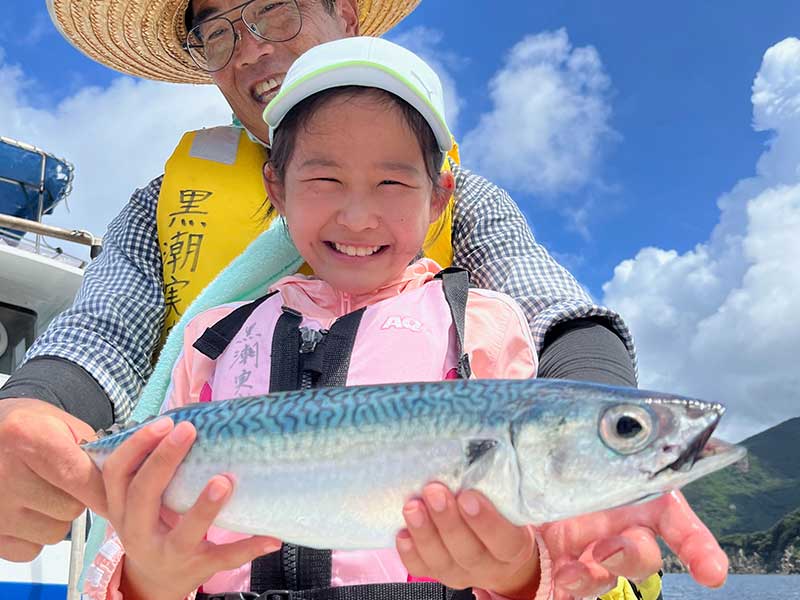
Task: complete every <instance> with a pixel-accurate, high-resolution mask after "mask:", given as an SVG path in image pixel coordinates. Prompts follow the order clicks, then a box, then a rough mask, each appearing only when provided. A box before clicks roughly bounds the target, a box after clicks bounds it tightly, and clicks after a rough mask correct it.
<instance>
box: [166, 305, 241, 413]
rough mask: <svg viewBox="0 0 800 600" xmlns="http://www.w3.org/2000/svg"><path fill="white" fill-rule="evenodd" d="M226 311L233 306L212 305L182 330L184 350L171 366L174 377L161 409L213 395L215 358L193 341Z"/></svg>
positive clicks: (190, 402) (175, 406)
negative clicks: (212, 358)
mask: <svg viewBox="0 0 800 600" xmlns="http://www.w3.org/2000/svg"><path fill="white" fill-rule="evenodd" d="M227 312H230V310H229V309H228V310H226V309H223V308H218V309H212V310H209V311H206V312H204V313H201V314H200V315H198V316H197V317H195V318H194V319H192V320H191V321H189V323H187V325H186V329H185V330H184V333H183V350H182V351H181V354H180V356H179V357H178V360H177V361H175V366H174V367H173V369H172V379H171V380H170V384H169V388H168V389H167V395H166V398H164V402H163V404H162V405H161V412H166V411H168V410H170V409H173V408H177V407H179V406H185V405H186V404H192V403H194V402H201V401H203V400H206V401H207V400H209V399H210V393H209V392H210V387H209V380H210V379H211V377H212V376H213V374H214V361H213V360H211V359H210V358H208V357H207V356H205V355H203V354H201V353H200V352H198V351H197V350H195V348H194V347H193V344H194V343H195V342H196V341H197V340H198V338H199V337H200V336H201V335H202V334H203V332H204V331H205V330H206V327H208V326H209V325H211V324H212V323H215V322H216V321H218V320H219V319H221V318H222V317H223V316H225V314H226V313H227ZM206 396H208V397H206Z"/></svg>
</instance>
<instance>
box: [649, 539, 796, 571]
mask: <svg viewBox="0 0 800 600" xmlns="http://www.w3.org/2000/svg"><path fill="white" fill-rule="evenodd" d="M723 548H724V549H725V552H726V553H727V554H728V559H729V560H730V569H729V571H728V572H729V573H733V574H737V575H745V574H746V575H800V546H795V545H790V546H787V547H786V548H784V550H783V552H782V554H781V556H780V557H775V558H770V557H764V556H762V555H761V554H760V553H758V552H750V553H747V552H745V550H744V549H743V548H731V547H726V546H725V544H723ZM664 572H665V573H686V572H687V571H686V567H684V566H683V563H681V562H680V561H679V560H678V558H677V557H676V556H674V555H672V554H670V555H668V556H665V557H664Z"/></svg>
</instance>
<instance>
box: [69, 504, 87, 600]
mask: <svg viewBox="0 0 800 600" xmlns="http://www.w3.org/2000/svg"><path fill="white" fill-rule="evenodd" d="M85 550H86V511H83V512H82V513H81V515H80V516H79V517H78V518H77V519H75V520H74V521H73V522H72V533H71V535H70V549H69V583H68V584H67V600H80V598H81V591H80V590H79V589H78V580H79V579H80V576H81V569H83V554H84V551H85Z"/></svg>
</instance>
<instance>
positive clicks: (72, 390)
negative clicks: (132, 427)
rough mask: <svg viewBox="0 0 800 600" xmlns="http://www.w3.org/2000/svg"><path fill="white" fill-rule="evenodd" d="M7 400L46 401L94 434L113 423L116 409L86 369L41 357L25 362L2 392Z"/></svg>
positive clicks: (0, 390) (66, 361)
mask: <svg viewBox="0 0 800 600" xmlns="http://www.w3.org/2000/svg"><path fill="white" fill-rule="evenodd" d="M5 398H35V399H37V400H43V401H44V402H48V403H50V404H52V405H54V406H56V407H58V408H60V409H61V410H63V411H66V412H68V413H69V414H71V415H72V416H73V417H77V418H78V419H80V420H81V421H84V422H85V423H88V424H89V425H91V426H92V428H94V430H95V431H97V430H98V429H106V428H108V427H110V426H111V425H112V424H113V422H114V409H113V407H112V406H111V401H110V400H109V399H108V396H107V395H106V393H105V390H103V388H102V387H100V384H99V383H97V382H96V381H95V380H94V378H93V377H92V376H91V375H89V373H87V372H86V371H85V370H84V369H82V368H81V367H79V366H78V365H76V364H75V363H73V362H70V361H68V360H64V359H63V358H58V357H50V356H40V357H37V358H33V359H31V360H29V361H28V362H26V363H25V364H24V365H22V367H20V368H19V369H17V370H16V371H14V374H13V375H12V376H11V378H10V379H9V380H8V381H6V383H5V385H4V386H3V389H0V401H2V400H3V399H5Z"/></svg>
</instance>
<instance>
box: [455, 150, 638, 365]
mask: <svg viewBox="0 0 800 600" xmlns="http://www.w3.org/2000/svg"><path fill="white" fill-rule="evenodd" d="M452 167H453V174H454V175H455V179H456V190H455V197H456V202H455V213H454V216H453V253H454V262H455V263H456V264H457V265H458V266H460V267H463V268H465V269H468V270H469V271H470V274H471V276H472V281H473V283H474V284H475V285H477V286H479V287H484V288H489V289H493V290H497V291H501V292H504V293H506V294H508V295H509V296H511V297H512V298H514V299H515V300H516V301H517V302H518V303H519V304H520V306H521V307H522V310H523V312H524V313H525V316H526V317H527V319H528V324H529V325H530V328H531V333H532V334H533V340H534V343H535V344H536V350H537V351H538V352H540V353H541V351H542V346H543V344H544V339H545V336H546V335H547V332H548V331H549V330H550V329H551V328H552V327H553V326H554V325H556V324H558V323H561V322H565V321H570V320H572V319H578V318H587V317H603V318H605V319H608V322H609V323H610V325H611V326H612V327H613V329H614V330H615V331H616V333H617V334H618V335H619V337H620V338H621V339H622V341H623V342H624V344H625V347H626V348H627V350H628V352H629V353H630V356H631V360H633V363H634V365H636V351H635V349H634V345H633V338H632V336H631V332H630V331H629V329H628V326H627V325H626V324H625V322H624V321H623V320H622V317H620V316H619V315H618V314H617V313H616V312H614V311H612V310H610V309H608V308H606V307H604V306H600V305H598V304H596V303H595V302H594V301H593V300H592V299H591V298H590V297H589V295H588V294H587V293H586V291H585V290H584V289H583V288H582V287H581V286H580V284H579V283H578V282H577V281H576V280H575V278H574V277H573V276H572V275H571V274H570V273H569V271H567V270H566V269H565V268H564V267H562V266H561V265H559V264H558V263H557V262H556V261H555V260H554V259H553V257H552V256H550V254H549V253H548V252H547V250H545V249H544V248H543V247H542V246H541V245H539V244H538V243H537V242H536V240H535V239H534V237H533V234H532V233H531V230H530V228H529V227H528V224H527V222H526V220H525V217H524V216H523V214H522V213H521V212H520V210H519V208H518V207H517V205H516V204H515V203H514V201H513V200H512V199H511V197H510V196H509V195H508V194H507V193H506V192H505V191H504V190H502V189H500V188H499V187H497V186H496V185H494V184H492V183H490V182H489V181H487V180H486V179H484V178H483V177H480V176H478V175H475V174H474V173H471V172H470V171H468V170H466V169H462V168H460V167H459V166H458V165H455V164H453V165H452Z"/></svg>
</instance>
